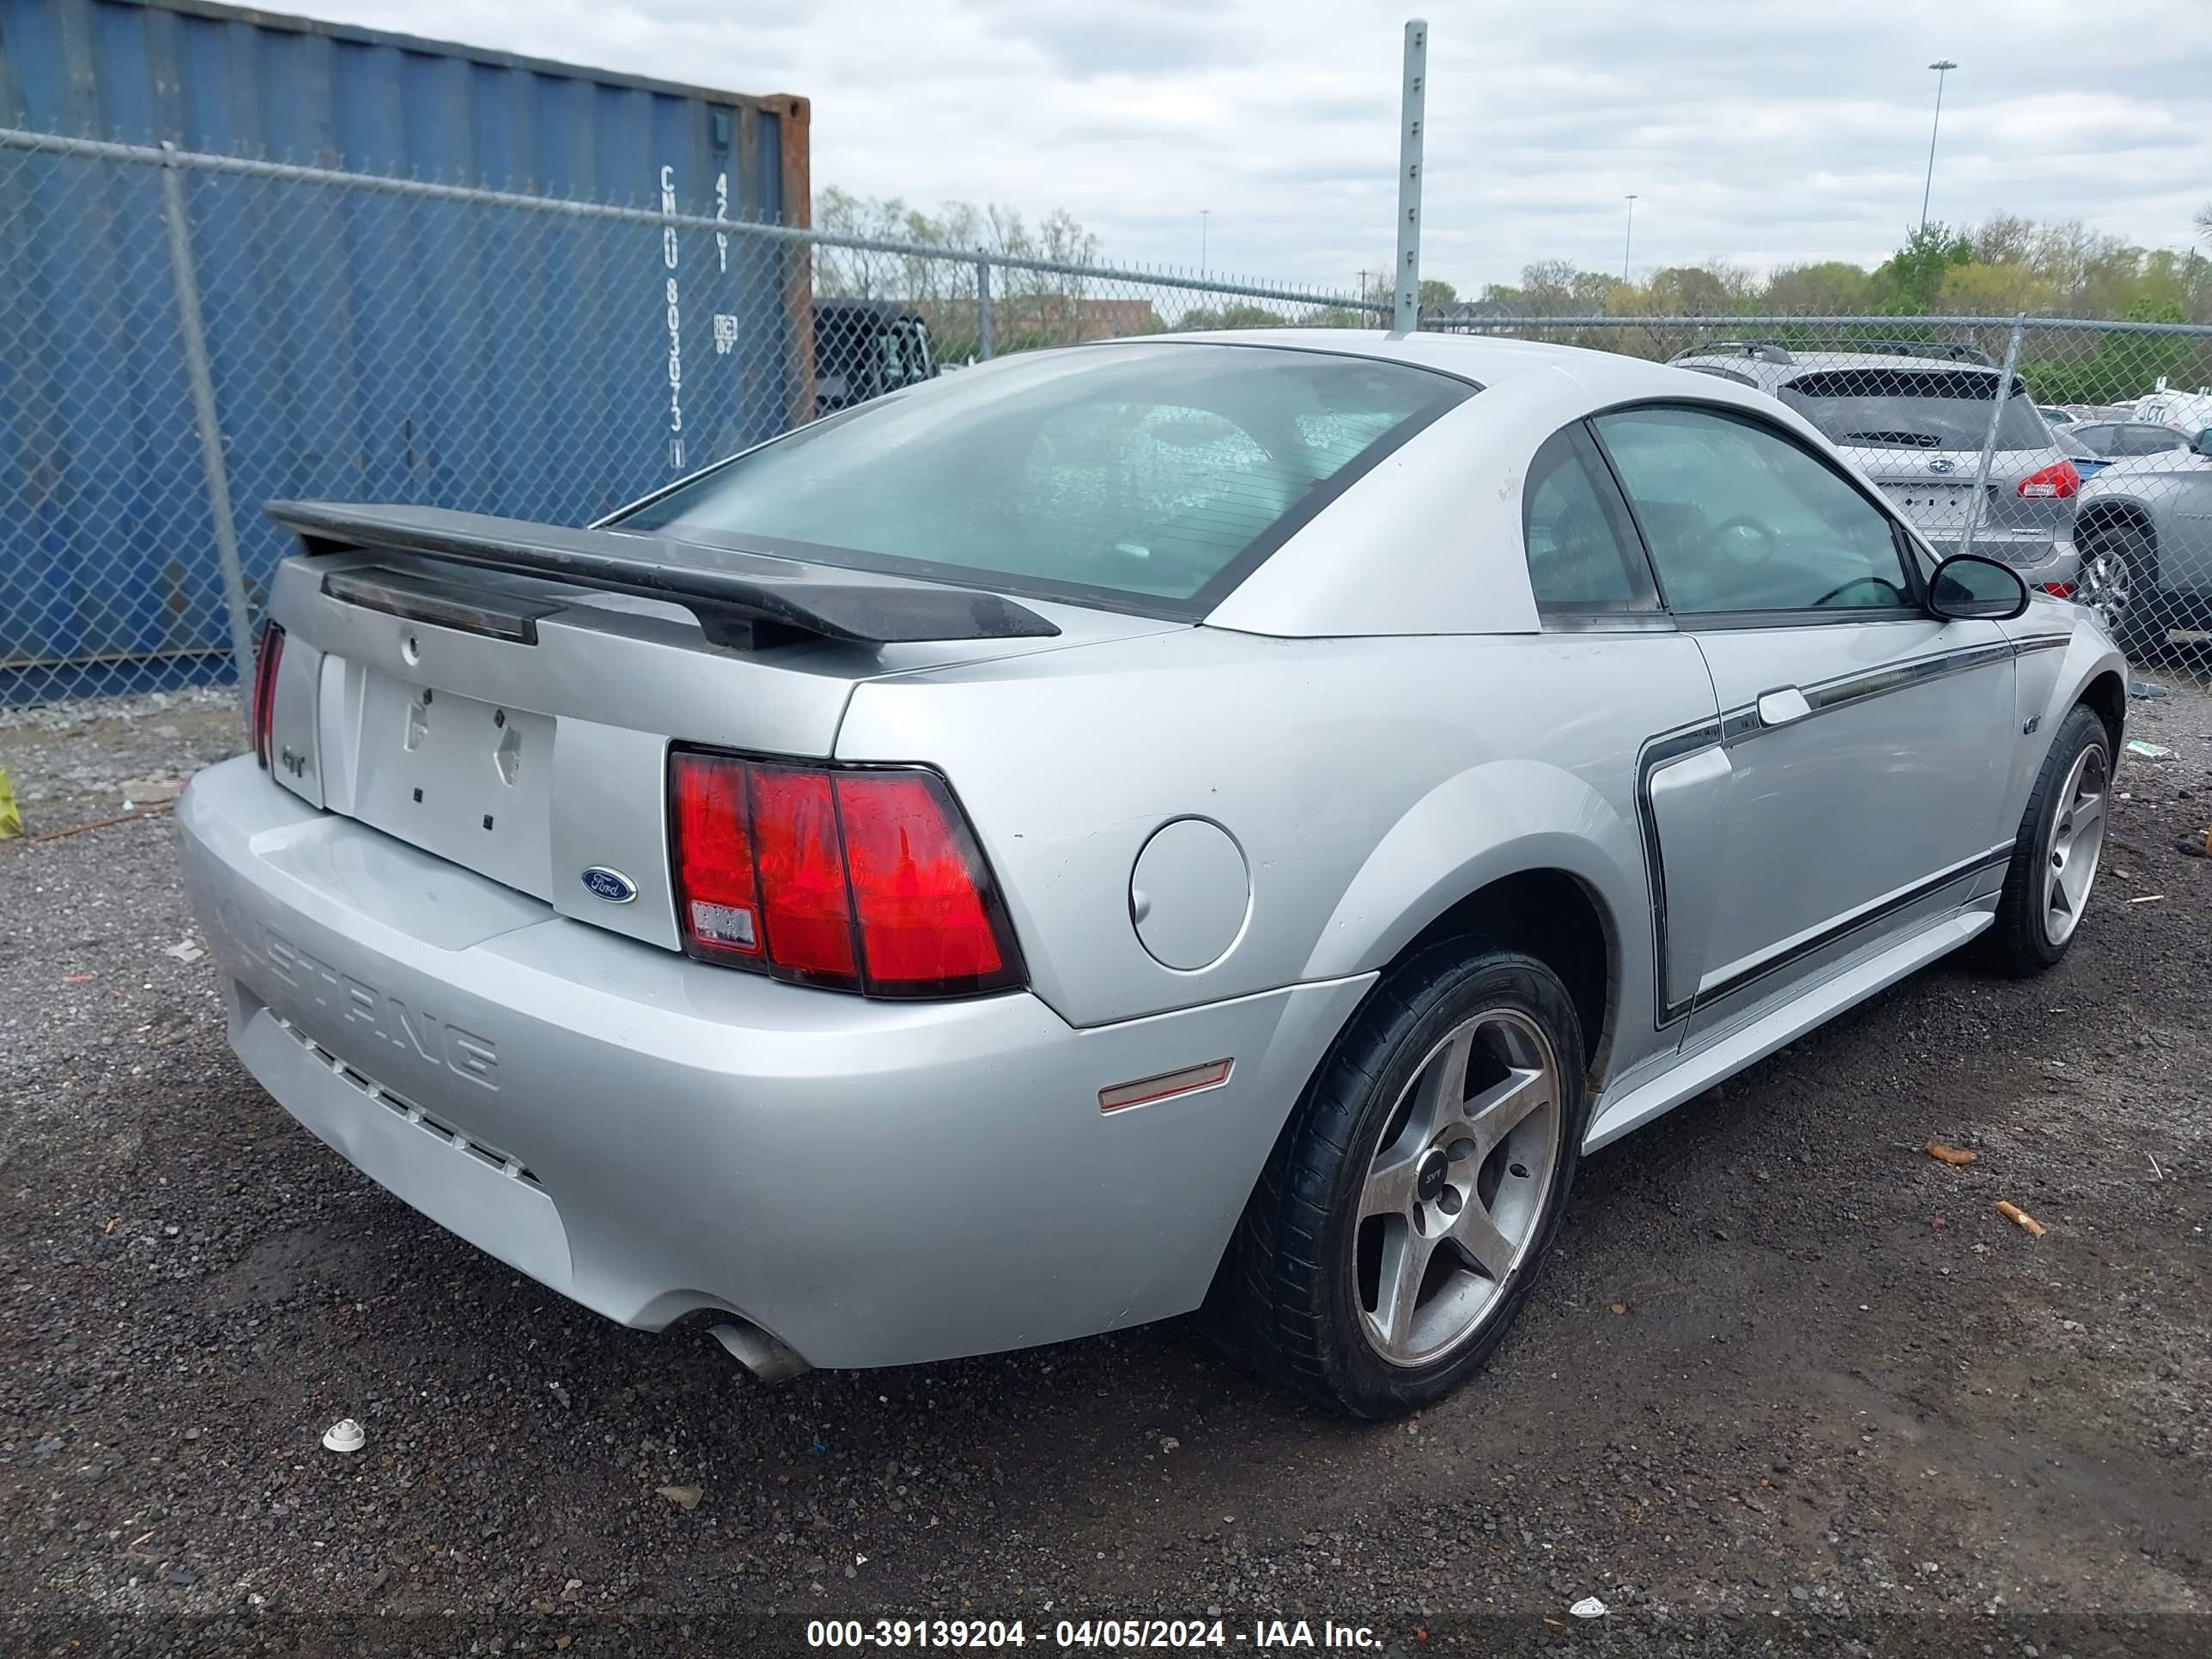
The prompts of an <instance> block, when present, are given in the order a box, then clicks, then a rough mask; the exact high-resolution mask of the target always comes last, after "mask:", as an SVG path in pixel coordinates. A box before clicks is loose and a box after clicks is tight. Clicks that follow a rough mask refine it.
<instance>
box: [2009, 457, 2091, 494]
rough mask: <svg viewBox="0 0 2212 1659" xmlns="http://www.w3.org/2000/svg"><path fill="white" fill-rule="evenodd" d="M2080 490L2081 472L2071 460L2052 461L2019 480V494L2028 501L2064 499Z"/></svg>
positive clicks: (2078, 492)
mask: <svg viewBox="0 0 2212 1659" xmlns="http://www.w3.org/2000/svg"><path fill="white" fill-rule="evenodd" d="M2019 493H2020V494H2021V495H2022V496H2024V497H2026V498H2027V500H2029V501H2053V500H2056V501H2066V500H2068V499H2069V498H2070V497H2072V496H2075V495H2079V494H2080V493H2081V472H2080V471H2079V470H2077V469H2076V468H2075V465H2074V463H2073V462H2071V461H2053V462H2052V463H2051V465H2049V466H2046V467H2045V468H2044V469H2043V470H2042V471H2040V472H2031V473H2029V474H2028V475H2027V477H2025V478H2022V479H2021V481H2020V492H2019Z"/></svg>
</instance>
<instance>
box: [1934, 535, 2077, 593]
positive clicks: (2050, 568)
mask: <svg viewBox="0 0 2212 1659" xmlns="http://www.w3.org/2000/svg"><path fill="white" fill-rule="evenodd" d="M1929 546H1931V547H1933V548H1934V549H1935V550H1936V555H1937V556H1939V557H1942V558H1947V559H1948V558H1949V557H1950V556H1952V555H1953V554H1954V553H1959V552H1963V551H1964V550H1965V549H1964V548H1963V547H1962V546H1961V545H1960V542H1959V539H1958V538H1956V537H1952V538H1948V539H1932V540H1930V542H1929ZM1973 550H1974V551H1975V552H1977V553H1978V554H1980V555H1981V556H1983V557H1984V558H1990V559H1996V560H1997V561H1999V562H2002V563H2004V564H2008V565H2010V566H2011V567H2012V568H2014V569H2015V570H2017V571H2019V572H2020V576H2021V580H2022V581H2024V582H2026V583H2027V585H2028V586H2030V587H2031V588H2042V587H2044V586H2048V585H2050V584H2053V583H2057V584H2061V585H2063V584H2068V583H2070V582H2072V581H2073V580H2074V579H2075V576H2076V575H2077V574H2079V573H2080V571H2081V557H2080V556H2079V554H2077V553H2076V552H2075V547H2074V544H2073V543H2072V542H2071V541H2067V540H2059V541H2054V540H2052V539H2051V536H2050V535H2049V534H2048V533H2047V532H2033V531H2028V532H2021V531H2011V530H2006V529H2003V528H2002V527H1997V528H1987V527H1985V528H1984V529H1983V530H1981V531H1979V532H1977V533H1976V535H1975V537H1974V547H1973Z"/></svg>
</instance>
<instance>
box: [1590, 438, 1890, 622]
mask: <svg viewBox="0 0 2212 1659" xmlns="http://www.w3.org/2000/svg"><path fill="white" fill-rule="evenodd" d="M1594 424H1595V426H1596V428H1597V431H1598V435H1599V436H1600V437H1601V438H1602V439H1603V440H1604V441H1605V447H1606V453H1607V454H1608V455H1609V456H1611V457H1612V459H1613V468H1614V470H1615V471H1617V472H1618V473H1619V474H1620V483H1621V487H1622V489H1626V491H1627V492H1628V499H1629V501H1630V503H1631V505H1632V506H1633V507H1634V508H1635V510H1636V518H1637V522H1638V524H1639V525H1640V526H1642V527H1643V531H1644V540H1645V542H1646V544H1648V545H1649V546H1650V550H1651V562H1652V563H1653V565H1654V566H1655V567H1656V569H1657V571H1658V575H1659V586H1660V589H1661V592H1662V596H1663V597H1664V599H1665V600H1666V602H1667V607H1668V610H1670V611H1674V613H1676V614H1677V615H1679V616H1696V615H1716V614H1723V613H1727V612H1730V611H1820V612H1822V613H1824V614H1825V613H1828V612H1838V613H1857V614H1860V615H1879V614H1882V613H1888V614H1895V613H1897V612H1899V611H1914V610H1917V605H1916V602H1915V599H1914V596H1913V592H1912V587H1911V580H1910V579H1909V578H1908V577H1907V575H1906V574H1905V564H1904V561H1903V559H1902V557H1901V556H1899V551H1898V544H1897V532H1896V529H1895V526H1894V525H1893V522H1892V520H1890V518H1889V517H1888V515H1887V514H1886V513H1883V512H1882V511H1881V509H1880V508H1879V507H1875V505H1874V503H1873V502H1871V501H1869V500H1868V499H1867V498H1866V497H1865V496H1864V495H1862V494H1861V493H1860V492H1859V490H1858V489H1857V488H1855V487H1854V486H1853V485H1852V484H1851V483H1849V482H1848V481H1847V480H1846V479H1844V477H1842V476H1841V475H1840V474H1838V472H1836V471H1833V470H1832V468H1830V467H1829V466H1828V465H1826V463H1825V462H1824V461H1822V460H1820V459H1819V458H1817V457H1816V456H1814V455H1813V454H1811V453H1808V452H1807V451H1806V450H1804V449H1802V448H1800V447H1798V446H1797V445H1796V443H1795V442H1794V441H1791V440H1790V439H1789V438H1787V437H1785V436H1784V435H1782V434H1781V433H1779V432H1776V431H1774V430H1772V429H1771V428H1768V427H1766V426H1765V425H1763V424H1761V423H1760V422H1756V421H1753V420H1751V419H1749V418H1747V417H1741V416H1735V415H1731V414H1725V413H1723V412H1721V411H1719V410H1705V409H1690V408H1680V407H1659V408H1649V409H1625V410H1614V411H1613V413H1612V414H1609V415H1601V416H1598V417H1597V419H1596V421H1595V422H1594ZM1837 619H1838V620H1841V619H1842V617H1840V616H1839V617H1838V618H1837Z"/></svg>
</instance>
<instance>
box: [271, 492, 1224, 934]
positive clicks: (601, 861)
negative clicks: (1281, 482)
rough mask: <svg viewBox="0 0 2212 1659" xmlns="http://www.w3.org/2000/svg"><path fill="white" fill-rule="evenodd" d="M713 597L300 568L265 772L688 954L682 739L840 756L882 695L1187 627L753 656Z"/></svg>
mask: <svg viewBox="0 0 2212 1659" xmlns="http://www.w3.org/2000/svg"><path fill="white" fill-rule="evenodd" d="M570 533H578V532H570ZM590 533H596V534H601V535H605V534H607V532H590ZM611 539H614V540H617V541H622V540H628V541H631V542H636V541H639V540H641V539H643V538H620V537H614V538H611ZM310 545H311V546H328V545H330V543H328V542H327V541H324V542H315V543H310ZM792 568H793V569H794V570H797V571H804V570H805V567H799V566H793V567H792ZM866 580H868V581H869V585H870V586H871V587H872V589H873V590H874V591H873V592H872V594H871V595H870V596H868V602H869V603H870V604H872V605H878V606H880V605H882V603H883V602H884V600H885V599H886V598H887V597H888V598H890V599H896V593H895V592H892V591H891V590H892V589H895V588H896V586H898V584H895V583H894V584H890V585H889V586H888V587H887V586H884V585H882V584H878V583H875V582H874V581H873V580H872V579H866ZM911 586H924V587H929V588H931V589H932V592H931V593H930V594H929V596H928V597H927V599H926V601H925V607H927V606H939V607H940V609H941V604H942V601H943V599H945V596H948V595H959V594H962V593H963V592H965V590H960V589H952V588H946V587H944V586H936V585H931V584H919V583H917V584H911ZM817 597H818V596H817ZM981 597H984V598H987V599H995V598H996V596H981ZM845 598H849V596H844V598H840V597H838V596H832V598H831V599H830V600H829V601H827V603H829V604H830V605H832V606H833V607H834V606H835V605H839V604H842V603H844V599H845ZM700 603H701V602H700V601H699V600H698V599H696V595H686V596H684V597H682V598H657V597H650V596H648V595H647V594H646V593H643V592H609V591H605V589H603V588H600V587H594V586H583V585H580V580H553V579H550V578H546V577H542V576H535V575H530V574H523V573H522V572H521V571H520V570H515V569H495V568H485V567H483V565H480V564H471V563H462V562H454V561H453V560H450V559H445V558H436V557H430V556H425V555H423V554H421V553H418V552H414V551H409V550H401V549H394V548H392V547H389V546H370V547H358V548H351V549H346V550H337V551H320V552H315V553H311V554H308V555H306V556H295V557H294V558H290V559H288V560H286V561H285V562H283V565H282V566H280V567H279V569H278V572H277V577H276V586H275V590H274V592H273V593H272V595H271V602H270V615H271V617H273V618H274V620H275V621H276V623H278V624H279V625H281V626H282V627H283V629H285V640H284V646H283V656H282V658H281V659H280V663H279V667H278V672H277V678H276V689H275V695H274V698H273V704H272V716H271V750H272V755H273V757H274V758H273V761H272V765H271V773H272V775H274V776H275V777H276V780H277V781H279V782H280V783H282V784H283V786H284V787H287V788H289V789H291V790H292V791H293V792H294V793H296V794H299V795H301V796H302V797H303V798H305V799H307V800H309V801H310V802H311V803H312V804H313V805H318V806H320V807H322V808H324V809H325V810H326V811H331V812H334V813H339V814H343V815H344V816H346V817H352V818H355V819H357V820H359V821H360V822H362V823H367V824H369V825H371V826H373V827H374V828H375V829H380V830H383V831H384V832H386V833H387V834H389V835H392V836H395V837H397V838H398V839H399V840H401V841H404V842H409V843H410V844H411V845H413V846H416V847H419V848H422V849H423V850H424V851H426V852H428V853H432V854H435V855H437V856H438V857H441V858H444V859H447V860H451V861H452V862H453V863H455V864H459V865H460V866H464V867H465V868H467V869H470V870H472V871H475V872H477V873H479V874H481V875H483V876H486V877H488V878H490V879H492V880H494V881H496V882H499V883H501V884H503V885H505V886H507V887H511V888H514V889H516V890H520V891H521V892H524V893H527V894H530V895H532V896H534V897H536V898H538V899H540V900H542V901H544V902H545V903H546V904H547V905H549V906H550V908H552V909H553V910H554V911H556V912H558V913H560V914H562V915H568V916H571V917H574V919H576V920H578V921H587V922H590V923H592V925H594V926H597V927H605V928H609V929H611V930H612V931H614V932H617V933H625V934H628V935H629V936H630V937H633V938H635V939H643V940H647V941H648V942H650V943H653V944H655V945H662V946H665V947H666V948H669V949H675V948H678V944H679V941H678V935H677V930H676V921H675V911H674V901H673V896H672V890H671V879H670V873H669V866H668V838H667V823H666V794H667V778H666V769H667V750H668V746H669V744H671V742H684V743H690V744H713V745H716V746H720V747H724V748H728V749H732V750H741V751H744V752H747V753H751V754H763V755H780V756H788V757H794V758H811V759H826V758H828V757H829V756H830V755H831V754H832V752H833V750H834V749H835V747H836V737H837V731H838V727H839V725H840V724H841V723H842V720H843V718H844V714H845V709H846V705H847V703H848V700H849V698H850V696H851V695H852V692H853V690H854V687H856V686H857V685H859V684H862V683H863V682H865V681H866V680H869V679H872V678H879V677H882V676H885V675H891V674H902V673H909V672H913V671H916V670H922V669H933V668H943V667H950V666H954V665H959V664H963V663H972V662H978V661H988V660H993V659H999V658H1003V657H1008V656H1014V655H1018V654H1023V653H1030V652H1037V651H1050V650H1064V649H1068V648H1072V647H1080V646H1083V645H1085V644H1089V643H1093V642H1097V641H1106V640H1114V639H1123V638H1128V637H1131V636H1133V635H1142V634H1147V633H1158V632H1164V631H1169V630H1171V629H1176V628H1180V627H1182V626H1185V624H1181V623H1167V622H1161V621H1158V620H1154V619H1148V618H1144V617H1129V616H1122V615H1117V614H1110V613H1107V612H1103V611H1090V610H1086V609H1083V608H1081V607H1077V606H1071V605H1054V604H1042V603H1039V604H1036V605H1024V606H1022V607H1015V608H1016V609H1018V610H1021V611H1022V612H1023V614H1024V616H1026V617H1029V618H1030V621H1031V622H1033V623H1042V627H1036V628H1031V627H1030V626H1029V624H1028V623H1023V624H1022V625H1021V626H1022V629H1023V630H1024V631H1019V632H1010V631H1006V630H1004V629H993V631H992V634H991V636H990V637H980V638H979V637H963V638H951V639H906V640H898V641H884V640H860V639H849V638H848V639H836V638H827V637H823V636H821V635H814V634H808V633H804V632H801V631H798V630H797V629H792V628H780V629H773V630H763V635H764V639H765V642H759V643H756V644H755V645H754V646H752V647H750V648H741V647H738V646H736V645H734V644H716V643H714V641H713V640H712V639H710V637H709V635H710V632H714V631H715V630H716V625H717V618H715V617H708V618H707V619H705V620H702V617H701V616H700V615H699V614H697V613H696V610H695V608H694V607H695V606H696V605H699V604H700ZM395 607H398V609H395ZM400 609H404V610H405V611H410V612H411V613H412V614H405V615H403V614H399V613H398V611H399V610H400ZM946 614H952V613H946ZM995 614H996V613H994V615H995ZM719 620H720V623H722V624H724V625H725V626H730V625H732V615H731V613H730V612H729V611H724V612H723V613H722V615H721V617H720V618H719ZM743 620H744V619H743V618H741V617H740V618H738V619H737V621H738V622H742V621H743ZM1000 620H1003V618H1000ZM959 623H960V618H959V616H958V615H957V614H953V623H952V624H945V623H941V622H940V623H927V624H921V625H922V626H925V627H932V628H934V627H939V626H950V625H958V624H959ZM895 626H896V619H895V618H894V619H893V624H892V625H891V626H886V627H885V628H884V629H882V630H881V631H893V628H894V627H895ZM724 636H725V637H729V635H727V634H725V635H724ZM906 758H910V759H913V760H916V761H927V760H929V759H930V758H931V757H929V756H927V755H921V754H917V755H914V756H911V757H906Z"/></svg>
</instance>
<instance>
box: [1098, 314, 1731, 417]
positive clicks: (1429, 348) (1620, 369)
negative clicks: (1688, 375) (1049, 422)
mask: <svg viewBox="0 0 2212 1659" xmlns="http://www.w3.org/2000/svg"><path fill="white" fill-rule="evenodd" d="M1158 342H1167V343H1191V344H1199V345H1248V346H1275V347H1279V348H1283V349H1290V350H1301V351H1328V352H1333V353H1335V354H1337V355H1340V356H1354V357H1371V358H1375V359H1377V360H1378V361H1382V362H1401V363H1410V364H1413V365H1414V366H1415V367H1418V368H1432V369H1437V370H1440V371H1442V372H1443V373H1444V374H1454V375H1457V376H1459V377H1460V378H1461V379H1462V380H1472V381H1474V383H1475V384H1476V385H1478V386H1500V385H1503V384H1504V383H1505V382H1506V381H1509V380H1518V379H1521V378H1522V377H1524V376H1527V375H1530V374H1540V373H1542V372H1544V371H1547V370H1550V371H1555V372H1560V373H1564V374H1567V375H1569V376H1571V378H1572V379H1573V380H1575V381H1576V383H1577V384H1578V385H1579V386H1582V387H1583V388H1584V389H1585V390H1586V391H1588V392H1589V393H1590V394H1591V396H1592V397H1593V398H1636V397H1663V396H1665V395H1666V394H1667V392H1668V390H1669V389H1670V388H1671V389H1673V390H1674V391H1677V392H1679V391H1680V390H1681V389H1682V379H1681V377H1682V374H1683V373H1684V371H1682V370H1680V369H1676V368H1671V367H1669V366H1668V364H1665V363H1661V362H1653V361H1652V360H1651V359H1650V358H1648V357H1631V356H1625V355H1624V354H1622V353H1620V352H1617V351H1599V350H1596V349H1592V348H1591V347H1589V346H1570V345H1554V344H1553V343H1550V342H1548V341H1543V340H1505V339H1497V338H1493V337H1489V336H1475V335H1467V334H1443V333H1430V332H1426V331H1422V332H1416V333H1411V334H1397V333H1384V332H1383V331H1380V330H1371V329H1364V328H1235V329H1220V330H1216V331H1208V332H1203V333H1197V332H1194V333H1185V334H1144V335H1136V336H1132V337H1127V338H1125V339H1123V340H1121V341H1118V342H1109V341H1101V342H1099V343H1100V344H1102V345H1104V344H1124V345H1129V344H1139V343H1142V344H1151V343H1158ZM1076 349H1078V350H1083V349H1088V348H1085V347H1078V348H1076ZM1695 380H1696V383H1697V385H1698V386H1699V392H1698V395H1699V396H1701V397H1703V396H1707V395H1710V393H1711V392H1713V391H1714V390H1715V389H1717V388H1721V387H1723V386H1725V384H1726V383H1725V382H1721V381H1717V380H1715V379H1714V378H1713V377H1712V376H1711V375H1705V374H1700V375H1697V376H1695ZM1733 390H1735V391H1737V392H1742V393H1744V394H1745V396H1744V398H1743V399H1742V401H1743V402H1744V403H1745V404H1746V405H1747V407H1750V408H1754V409H1759V410H1764V409H1765V407H1766V404H1765V401H1764V400H1762V399H1760V398H1758V397H1756V396H1755V395H1753V393H1752V389H1751V388H1750V387H1748V386H1737V387H1735V388H1733Z"/></svg>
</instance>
